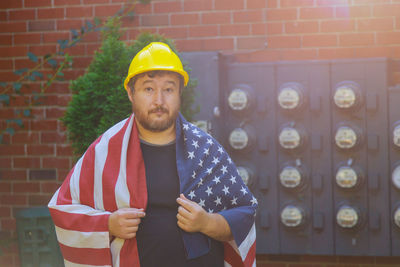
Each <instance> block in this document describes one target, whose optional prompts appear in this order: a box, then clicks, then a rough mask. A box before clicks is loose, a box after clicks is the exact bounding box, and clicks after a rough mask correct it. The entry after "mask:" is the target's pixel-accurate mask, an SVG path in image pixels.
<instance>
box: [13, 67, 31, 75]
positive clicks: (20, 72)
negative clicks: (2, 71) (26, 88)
mask: <svg viewBox="0 0 400 267" xmlns="http://www.w3.org/2000/svg"><path fill="white" fill-rule="evenodd" d="M27 71H28V68H22V69H19V70H16V71H14V73H15V74H17V75H21V74H22V73H24V72H27Z"/></svg>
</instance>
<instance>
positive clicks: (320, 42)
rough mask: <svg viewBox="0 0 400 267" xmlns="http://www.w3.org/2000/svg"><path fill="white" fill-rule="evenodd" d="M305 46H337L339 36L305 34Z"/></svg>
mask: <svg viewBox="0 0 400 267" xmlns="http://www.w3.org/2000/svg"><path fill="white" fill-rule="evenodd" d="M302 46H303V47H326V46H337V36H336V35H333V34H318V35H304V36H303V42H302Z"/></svg>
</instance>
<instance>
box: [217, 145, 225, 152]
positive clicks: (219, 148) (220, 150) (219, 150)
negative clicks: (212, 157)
mask: <svg viewBox="0 0 400 267" xmlns="http://www.w3.org/2000/svg"><path fill="white" fill-rule="evenodd" d="M218 152H219V153H221V154H222V153H224V150H223V149H222V147H221V146H220V147H218Z"/></svg>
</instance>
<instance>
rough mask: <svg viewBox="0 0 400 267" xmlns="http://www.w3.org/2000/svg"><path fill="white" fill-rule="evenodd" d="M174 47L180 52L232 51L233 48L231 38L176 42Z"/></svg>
mask: <svg viewBox="0 0 400 267" xmlns="http://www.w3.org/2000/svg"><path fill="white" fill-rule="evenodd" d="M176 45H177V47H179V50H180V51H203V50H211V51H213V50H232V49H233V48H234V45H233V39H232V38H218V39H201V40H198V39H197V40H176Z"/></svg>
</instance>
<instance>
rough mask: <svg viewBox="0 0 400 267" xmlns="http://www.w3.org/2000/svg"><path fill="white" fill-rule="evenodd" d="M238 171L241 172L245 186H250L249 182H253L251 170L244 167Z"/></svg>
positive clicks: (240, 167)
mask: <svg viewBox="0 0 400 267" xmlns="http://www.w3.org/2000/svg"><path fill="white" fill-rule="evenodd" d="M237 170H238V172H239V175H240V177H242V180H243V182H244V184H245V185H248V184H249V182H250V181H251V174H250V172H249V170H248V169H247V168H246V167H242V166H239V167H238V168H237Z"/></svg>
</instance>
